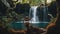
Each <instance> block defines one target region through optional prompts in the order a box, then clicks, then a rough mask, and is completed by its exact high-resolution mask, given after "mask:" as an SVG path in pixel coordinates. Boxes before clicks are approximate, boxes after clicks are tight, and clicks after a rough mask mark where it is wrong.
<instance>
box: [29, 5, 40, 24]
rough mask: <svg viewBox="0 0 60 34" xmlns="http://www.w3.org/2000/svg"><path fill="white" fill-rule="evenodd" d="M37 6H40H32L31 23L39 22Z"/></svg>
mask: <svg viewBox="0 0 60 34" xmlns="http://www.w3.org/2000/svg"><path fill="white" fill-rule="evenodd" d="M37 7H38V6H32V7H31V8H30V12H29V16H30V17H32V18H31V20H30V23H39V18H38V16H37Z"/></svg>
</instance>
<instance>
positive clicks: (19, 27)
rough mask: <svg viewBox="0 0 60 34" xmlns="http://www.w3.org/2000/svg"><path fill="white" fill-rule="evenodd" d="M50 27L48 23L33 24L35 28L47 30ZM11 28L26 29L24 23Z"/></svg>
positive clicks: (13, 25)
mask: <svg viewBox="0 0 60 34" xmlns="http://www.w3.org/2000/svg"><path fill="white" fill-rule="evenodd" d="M47 25H48V23H33V24H32V26H34V27H41V28H45V27H46V26H47ZM11 27H12V28H14V29H16V30H21V29H26V27H25V25H24V24H23V23H12V24H11Z"/></svg>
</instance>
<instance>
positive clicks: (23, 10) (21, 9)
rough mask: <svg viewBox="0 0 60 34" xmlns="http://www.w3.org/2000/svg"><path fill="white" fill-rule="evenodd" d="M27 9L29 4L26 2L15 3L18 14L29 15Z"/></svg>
mask: <svg viewBox="0 0 60 34" xmlns="http://www.w3.org/2000/svg"><path fill="white" fill-rule="evenodd" d="M29 9H30V5H29V4H27V3H25V4H20V3H18V4H17V5H16V8H15V11H16V12H17V13H19V14H24V15H29Z"/></svg>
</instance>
